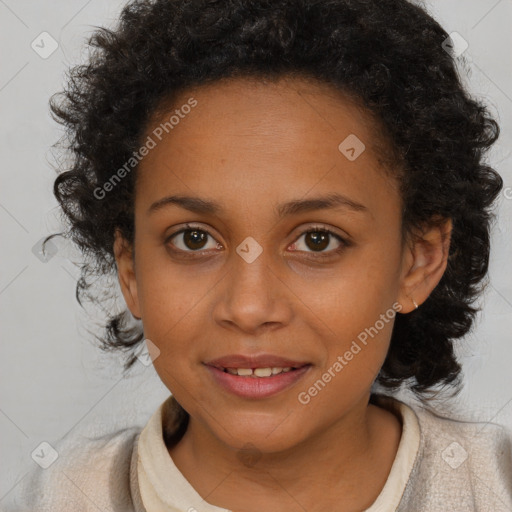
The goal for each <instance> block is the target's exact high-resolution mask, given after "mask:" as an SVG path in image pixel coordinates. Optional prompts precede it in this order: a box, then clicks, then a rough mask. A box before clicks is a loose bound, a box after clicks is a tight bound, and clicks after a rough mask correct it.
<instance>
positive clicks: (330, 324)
mask: <svg viewBox="0 0 512 512" xmlns="http://www.w3.org/2000/svg"><path fill="white" fill-rule="evenodd" d="M190 97H193V98H195V99H196V100H197V102H198V104H197V106H196V107H194V108H193V109H192V110H191V112H190V113H189V114H187V115H186V116H185V117H184V118H183V119H181V120H180V123H179V124H178V125H176V126H175V127H174V129H173V130H172V131H170V132H169V134H167V135H166V136H165V137H164V138H162V141H160V142H159V143H158V145H157V146H156V147H155V148H154V149H152V150H151V151H150V152H149V154H148V155H147V156H146V157H145V158H144V159H143V160H142V161H141V163H140V165H139V168H138V171H137V172H138V175H137V183H136V200H135V233H136V234H135V241H134V249H135V254H134V253H133V247H131V246H130V245H129V244H128V243H127V241H126V240H124V239H123V238H122V236H121V235H120V234H119V233H117V235H116V241H115V245H114V250H115V254H116V260H117V265H118V271H119V279H120V283H121V288H122V291H123V294H124V297H125V300H126V303H127V305H128V307H129V309H130V311H131V312H132V314H133V315H134V316H136V317H138V318H141V319H142V322H143V325H144V333H145V336H146V338H148V339H150V340H151V341H152V342H153V343H154V344H155V345H156V346H157V347H158V348H159V350H160V351H161V352H160V355H159V356H158V357H157V358H156V359H155V360H154V366H155V369H156V371H157V372H158V374H159V376H160V378H161V379H162V381H163V383H164V384H165V385H166V386H167V387H168V389H169V390H170V391H171V392H172V394H173V395H174V396H175V397H176V399H177V401H178V402H179V403H180V404H181V405H182V407H183V408H184V409H185V410H186V411H187V412H188V413H189V414H190V423H189V426H188V429H187V431H186V433H185V435H184V437H183V438H182V439H181V441H180V442H179V443H178V444H177V445H175V446H173V447H169V454H170V455H171V457H172V458H173V460H174V462H175V464H176V466H177V467H178V469H179V470H180V471H181V472H182V473H183V475H184V476H185V477H186V478H187V480H188V481H189V482H190V483H191V484H192V486H193V487H194V488H195V489H196V490H197V491H198V492H199V494H200V495H201V496H202V497H203V498H204V499H205V500H206V501H208V502H209V503H211V504H213V505H216V506H219V507H224V508H227V509H229V510H233V511H238V512H240V511H244V512H255V511H260V510H273V511H277V512H279V511H287V512H290V511H303V510H308V511H309V512H315V511H321V510H322V511H323V510H340V511H341V510H343V511H355V510H362V509H364V508H366V507H369V506H370V505H371V504H372V503H373V502H374V500H375V499H376V498H377V496H378V495H379V493H380V491H381V490H382V488H383V486H384V483H385V481H386V479H387V477H388V475H389V471H390V469H391V465H392V463H393V460H394V458H395V455H396V451H397V448H398V444H399V440H400V436H401V424H400V421H399V420H398V418H397V417H396V416H395V415H394V414H393V413H391V412H390V411H387V410H386V409H383V408H381V407H377V406H374V405H369V404H368V400H369V397H370V390H371V386H372V383H373V382H374V380H375V379H376V377H377V375H378V373H379V370H380V368H381V366H382V364H383V362H384V360H385V357H386V353H387V350H388V347H389V342H390V338H391V332H392V326H393V321H390V322H389V323H387V324H385V326H384V328H383V329H381V330H380V331H379V333H378V335H376V336H375V337H374V338H372V339H371V340H370V341H369V343H368V344H367V346H365V347H364V348H363V350H362V351H361V352H360V353H359V354H357V355H356V356H354V358H353V359H352V360H351V361H350V362H349V363H348V364H347V365H346V366H345V367H344V368H343V371H341V372H339V373H338V374H337V375H336V377H335V378H333V379H332V380H331V382H329V383H328V384H327V385H326V386H325V388H324V389H323V390H322V391H321V392H320V393H318V395H317V396H315V397H314V398H312V399H311V401H310V402H309V403H308V404H307V405H303V404H301V403H300V402H299V401H298V399H297V396H298V393H299V392H301V391H305V390H306V391H307V390H308V388H309V387H310V386H311V385H312V384H313V383H314V382H315V381H317V380H318V379H319V378H321V376H322V374H323V373H324V372H326V371H327V370H328V368H329V367H331V366H332V365H333V363H334V362H335V361H336V358H337V356H339V355H343V354H344V353H345V352H346V351H347V350H348V349H349V348H350V345H351V343H352V341H353V340H355V339H356V338H357V336H358V334H359V333H361V332H362V331H364V330H365V328H368V327H370V326H373V325H374V324H375V322H376V321H377V320H378V319H379V317H380V315H381V314H384V313H385V312H386V311H388V310H390V308H392V305H393V304H394V303H399V304H400V305H401V308H402V309H401V314H407V313H408V312H410V311H412V310H413V309H414V306H413V302H412V299H414V300H415V301H416V302H417V303H418V304H421V303H422V302H423V301H424V300H425V299H426V298H427V297H428V295H429V294H430V293H431V291H432V290H433V289H434V288H435V286H436V285H437V284H438V282H439V280H440V279H441V277H442V275H443V272H444V270H445V268H446V262H447V255H448V248H449V238H450V233H451V223H450V221H449V220H447V221H446V222H444V223H443V224H441V225H440V226H438V227H431V228H428V227H425V229H424V231H423V233H422V234H421V238H420V239H418V240H416V241H415V242H413V241H412V240H410V239H408V238H407V239H403V238H402V232H401V211H402V202H401V198H400V196H399V193H398V188H397V183H396V181H395V180H394V179H392V178H391V177H390V175H389V173H387V172H386V171H385V170H384V169H383V168H382V166H381V164H380V160H379V159H378V156H377V155H378V153H377V149H376V148H377V143H378V142H379V141H378V140H377V139H376V137H375V135H374V132H377V126H376V124H375V122H374V121H373V120H372V119H371V118H370V117H369V115H368V114H367V113H366V112H365V111H364V110H361V109H360V108H358V107H356V106H355V105H354V104H353V103H351V102H349V101H348V99H347V98H346V97H344V96H343V95H342V94H341V93H339V92H338V91H336V90H334V89H333V88H332V86H330V85H327V84H322V83H316V82H314V81H311V80H306V79H300V78H296V77H295V78H292V77H287V78H281V79H279V81H277V82H264V81H259V82H258V81H254V80H249V79H241V78H237V79H231V80H223V81H220V82H217V83H215V84H210V85H208V86H202V87H197V88H194V89H189V90H187V91H185V92H183V93H182V94H181V95H180V96H179V97H178V98H176V101H175V102H174V105H173V108H172V109H169V112H171V113H172V111H173V110H174V108H179V106H180V105H183V104H184V103H186V102H187V100H188V99H189V98H190ZM169 115H170V114H169V113H167V114H165V115H159V116H157V115H155V116H154V118H153V119H152V120H151V122H150V123H149V125H148V129H147V134H151V131H152V130H153V129H154V128H155V127H157V126H158V125H159V123H160V122H162V121H164V120H166V119H169ZM147 134H146V135H147ZM350 134H356V135H357V137H358V138H359V139H360V140H361V141H363V142H364V144H365V146H366V150H365V151H364V152H363V153H362V154H361V155H360V156H359V157H358V158H357V159H356V160H354V161H349V160H348V159H347V158H346V157H345V156H344V155H343V154H342V153H341V152H340V151H339V150H338V145H339V144H340V142H342V141H343V140H344V139H345V138H346V137H347V136H348V135H350ZM332 192H337V193H339V194H343V195H344V196H347V197H348V198H350V199H351V200H352V201H355V202H358V203H360V204H362V205H363V206H364V207H365V210H363V211H355V210H352V209H350V208H347V207H344V206H338V207H336V208H334V209H319V210H314V211H309V212H302V213H298V214H297V213H296V214H293V215H289V216H286V217H283V218H281V219H279V218H278V217H277V216H276V212H275V207H276V205H278V204H280V203H284V202H287V201H291V200H297V199H311V198H314V197H318V196H324V195H327V194H330V193H332ZM172 194H180V195H181V194H183V195H190V196H196V197H200V198H203V199H208V200H212V201H215V202H218V203H219V204H220V205H221V207H222V209H223V211H221V212H217V213H215V214H212V213H208V214H206V213H193V212H191V211H188V210H186V209H184V208H182V207H180V206H178V205H173V204H168V205H167V206H164V207H162V208H160V209H158V210H156V211H153V212H150V206H151V205H152V204H153V203H155V202H156V201H159V200H161V199H162V198H164V197H166V196H170V195H172ZM185 223H194V226H199V228H200V229H205V230H207V231H208V232H209V233H210V234H211V237H206V240H205V241H204V242H203V243H202V245H201V244H197V245H193V243H192V244H191V243H190V241H189V242H188V245H186V243H187V238H186V237H184V236H183V233H182V234H179V235H177V237H174V238H172V239H169V236H170V235H172V234H173V233H175V232H177V231H179V229H182V228H183V227H185V226H184V224H185ZM316 226H322V227H325V228H327V229H330V230H332V231H333V232H334V233H335V234H338V235H340V236H341V237H343V238H345V239H346V240H348V241H349V242H350V244H349V245H348V246H344V245H342V243H341V242H340V241H338V240H337V239H336V237H334V236H332V235H331V238H330V239H329V238H328V239H327V240H326V243H325V245H323V246H322V247H321V248H320V249H317V250H316V251H315V246H314V244H312V243H311V241H310V242H309V244H308V239H309V236H308V235H304V233H305V232H306V231H307V230H308V229H311V228H313V227H316ZM249 236H250V237H252V238H254V239H255V240H256V241H257V242H258V244H259V245H260V246H261V248H262V249H263V252H262V253H261V254H260V255H259V256H258V258H257V259H256V260H255V261H253V262H252V263H247V262H246V261H245V260H244V259H243V258H241V257H240V256H239V254H238V253H237V252H236V248H237V246H239V245H240V244H241V243H242V241H244V240H245V238H246V237H249ZM196 240H201V239H196ZM173 244H174V245H173ZM217 244H220V245H217ZM197 247H199V249H197ZM339 247H341V248H342V250H341V252H339V253H336V249H337V248H339ZM171 248H174V252H173V251H172V250H171ZM194 248H195V249H194ZM180 249H181V252H180ZM194 250H195V251H196V253H197V252H198V251H199V253H200V257H196V258H195V259H194V258H192V257H190V258H188V259H187V258H186V256H187V255H189V254H191V253H192V252H194ZM185 251H188V252H185ZM321 254H324V255H326V257H325V258H324V259H321V258H320V256H321ZM235 353H243V354H261V353H272V354H276V355H278V356H282V357H288V358H291V359H298V360H300V361H305V362H310V363H311V364H312V366H311V368H310V369H309V371H308V373H307V374H306V375H305V376H304V377H303V378H302V379H301V380H300V381H299V382H297V383H296V384H295V385H293V386H292V387H290V388H288V389H286V390H284V391H282V392H280V393H278V394H276V395H274V396H271V397H268V398H265V399H252V400H251V399H244V398H240V397H237V396H235V395H232V394H230V393H228V392H227V391H224V390H223V389H222V388H220V387H219V386H218V385H217V384H216V383H215V381H214V380H213V379H212V377H211V375H210V373H209V371H208V370H207V369H206V367H205V366H204V365H203V362H204V361H207V360H211V359H213V358H216V357H221V356H223V355H227V354H235ZM247 443H251V445H252V450H253V453H254V454H255V455H254V460H252V462H251V463H250V464H247V460H245V464H244V460H242V459H243V458H242V457H240V449H241V448H242V447H244V446H246V445H247ZM361 489H364V492H361Z"/></svg>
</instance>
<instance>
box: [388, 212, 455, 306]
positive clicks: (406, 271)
mask: <svg viewBox="0 0 512 512" xmlns="http://www.w3.org/2000/svg"><path fill="white" fill-rule="evenodd" d="M433 221H434V222H433V223H432V224H430V225H429V226H428V227H426V228H425V229H424V230H423V231H421V232H420V233H415V234H413V236H412V238H411V239H410V240H409V241H408V243H407V245H406V247H405V248H404V251H405V254H404V255H403V259H402V261H403V266H402V279H401V286H400V293H399V297H398V302H399V303H400V304H401V305H402V309H401V310H400V313H409V312H411V311H413V310H414V309H415V305H414V302H416V303H417V304H418V306H420V305H421V304H422V303H423V302H425V300H427V298H428V296H429V295H430V294H431V293H432V290H434V288H435V287H436V286H437V285H438V283H439V281H440V280H441V278H442V277H443V274H444V271H445V270H446V265H447V264H448V253H449V250H450V238H451V234H452V221H451V219H433Z"/></svg>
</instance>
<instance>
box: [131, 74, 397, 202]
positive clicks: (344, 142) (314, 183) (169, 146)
mask: <svg viewBox="0 0 512 512" xmlns="http://www.w3.org/2000/svg"><path fill="white" fill-rule="evenodd" d="M190 105H194V106H193V107H190ZM376 131H377V125H376V124H375V122H374V121H373V119H372V117H371V116H370V115H369V114H368V112H366V111H365V110H364V109H363V108H362V107H361V106H360V105H359V104H357V102H355V101H352V100H351V99H350V98H349V97H348V96H346V95H344V94H343V93H341V92H340V91H338V90H336V89H334V87H333V86H331V85H329V84H325V83H322V82H317V81H314V80H310V79H304V78H290V77H284V78H281V79H279V80H277V81H265V80H261V79H259V80H257V79H250V78H237V79H229V80H223V81H220V82H216V83H214V84H209V85H206V86H199V87H195V88H190V89H187V90H185V91H182V92H181V93H180V94H178V95H177V96H176V97H174V98H173V101H172V102H167V103H165V102H164V103H162V104H161V105H160V108H159V110H158V111H156V112H155V113H154V114H153V116H152V118H151V119H150V122H149V123H148V125H147V128H146V133H145V136H146V137H151V138H152V139H153V140H154V142H155V146H154V148H153V149H151V151H150V152H149V154H148V155H147V156H146V157H145V158H144V159H143V161H141V163H140V164H139V169H138V173H137V174H138V176H137V188H138V190H139V191H140V192H143V194H144V196H150V197H151V198H152V199H154V198H155V197H157V196H158V195H162V193H163V191H164V190H165V191H166V192H173V193H174V192H176V191H177V192H178V193H184V194H187V195H191V191H194V194H193V195H196V196H197V195H203V196H204V197H211V196H212V195H221V196H222V195H224V197H226V198H227V197H228V195H227V193H228V192H229V191H232V190H233V189H236V190H237V191H238V192H239V195H246V196H247V197H252V198H256V196H257V194H256V193H257V192H260V193H261V197H260V199H263V198H271V197H272V198H273V200H274V202H277V199H278V197H279V198H282V197H283V193H286V192H290V194H292V193H293V196H294V198H296V197H301V196H304V195H305V194H307V193H308V190H312V189H314V188H316V189H317V191H320V189H322V190H321V191H322V192H328V191H331V192H332V191H333V189H338V191H340V192H342V193H345V192H346V193H347V194H352V195H353V198H354V200H355V201H358V197H357V196H360V197H359V200H361V199H362V196H361V194H362V193H363V192H364V191H365V189H366V192H367V193H368V192H372V189H373V188H375V189H378V188H379V187H380V188H382V186H383V183H384V182H389V181H390V180H389V177H387V176H386V172H385V170H384V169H383V166H382V162H381V159H380V155H381V153H382V141H381V139H380V138H379V139H377V138H376V137H375V133H376ZM354 157H355V158H354ZM370 184H372V186H371V187H370ZM340 185H343V186H342V187H341V188H343V190H339V188H340ZM388 186H389V184H388ZM362 195H364V194H362ZM379 195H382V190H381V191H380V193H378V194H377V196H379ZM377 196H376V197H377ZM231 199H232V198H231ZM144 202H146V201H144ZM359 202H362V201H359Z"/></svg>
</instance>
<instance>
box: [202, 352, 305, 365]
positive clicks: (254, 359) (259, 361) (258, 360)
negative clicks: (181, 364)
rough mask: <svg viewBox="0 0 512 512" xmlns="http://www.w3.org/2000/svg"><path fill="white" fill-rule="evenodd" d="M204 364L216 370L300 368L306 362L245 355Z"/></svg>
mask: <svg viewBox="0 0 512 512" xmlns="http://www.w3.org/2000/svg"><path fill="white" fill-rule="evenodd" d="M204 364H206V365H208V366H215V367H216V368H272V367H274V368H287V367H293V368H300V367H302V366H306V365H307V364H309V363H307V362H304V361H297V360H293V359H286V358H284V357H279V356H275V355H272V354H260V355H257V356H256V355H252V356H251V355H247V356H244V355H243V354H230V355H227V356H223V357H219V358H217V359H212V360H211V361H207V362H205V363H204Z"/></svg>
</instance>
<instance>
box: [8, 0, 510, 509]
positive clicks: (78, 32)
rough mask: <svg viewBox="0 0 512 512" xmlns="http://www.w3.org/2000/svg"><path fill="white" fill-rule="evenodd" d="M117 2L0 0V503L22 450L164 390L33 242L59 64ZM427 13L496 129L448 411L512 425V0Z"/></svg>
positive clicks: (47, 179)
mask: <svg viewBox="0 0 512 512" xmlns="http://www.w3.org/2000/svg"><path fill="white" fill-rule="evenodd" d="M123 4H124V2H121V1H113V0H110V1H103V0H89V1H86V0H66V1H64V0H62V1H60V2H59V1H52V0H30V1H29V0H25V1H18V2H16V1H15V0H0V29H1V34H2V35H1V37H2V45H1V46H0V54H1V62H2V66H1V68H0V108H1V137H0V144H1V157H2V160H1V173H2V177H1V180H2V181H1V184H2V186H1V189H0V226H1V233H2V245H1V272H0V307H1V313H0V314H1V320H0V322H1V324H0V325H1V335H2V343H1V358H0V365H1V373H0V379H1V380H0V385H1V388H2V394H1V400H0V433H1V441H0V442H1V447H0V449H1V454H2V455H1V457H2V466H1V473H0V474H1V482H0V506H1V504H2V501H3V500H4V499H5V501H4V503H5V502H6V501H8V500H9V496H10V495H12V494H14V493H13V490H14V489H15V487H16V485H17V484H18V483H19V482H20V481H21V480H22V479H23V478H24V476H25V475H26V474H27V472H28V471H29V470H30V469H31V468H32V467H34V466H35V462H34V461H33V460H32V458H31V453H32V451H33V450H34V449H35V448H36V447H37V446H38V445H39V444H40V443H41V442H42V441H47V442H49V443H52V442H54V441H56V440H58V439H59V438H61V437H62V436H64V435H65V434H66V433H68V432H72V433H73V434H74V433H78V432H79V431H80V430H81V429H83V428H86V427H90V426H91V425H94V426H95V427H96V428H97V430H98V431H104V430H111V429H114V428H117V426H119V427H120V426H123V425H126V424H134V423H135V424H139V425H143V424H144V423H145V422H146V421H147V419H148V418H149V415H150V414H151V413H152V412H153V411H154V410H155V409H156V408H157V406H158V405H159V404H160V403H161V402H162V401H163V400H164V399H165V397H166V396H168V391H167V389H166V388H165V387H164V386H163V384H162V383H161V382H160V380H159V379H158V376H157V375H156V373H155V371H154V369H153V368H152V366H149V367H145V366H144V365H142V364H141V363H139V362H137V363H136V368H135V370H134V372H133V376H132V377H130V378H128V379H122V376H121V359H120V357H119V356H108V355H105V354H103V353H102V352H100V351H99V350H98V349H96V348H94V346H93V344H92V343H91V336H90V335H89V334H88V332H87V329H88V328H89V327H91V326H92V325H93V323H94V319H93V318H91V317H88V316H86V315H85V314H84V313H83V310H82V309H81V308H80V307H79V306H78V304H77V303H76V301H75V298H74V294H75V279H76V276H77V275H78V273H77V268H76V267H75V266H74V265H73V264H72V263H71V262H70V261H69V258H74V259H75V260H77V258H78V257H79V255H78V254H77V253H76V251H73V248H72V247H70V246H69V244H67V243H63V242H62V241H58V240H57V241H56V242H55V244H56V246H57V247H58V249H59V251H58V253H57V254H56V255H55V256H54V257H52V258H51V259H50V260H49V261H48V262H46V263H44V262H42V261H40V260H39V259H38V258H36V256H35V255H34V254H33V252H32V248H33V246H34V245H35V244H37V242H38V241H39V240H40V239H41V238H42V237H44V236H46V235H47V234H49V233H52V232H55V231H58V230H59V217H58V210H57V209H56V205H57V203H56V201H55V199H54V198H53V194H52V184H53V180H54V178H55V172H54V170H53V168H52V165H56V162H55V159H54V156H53V155H52V152H51V146H52V144H54V143H55V142H56V141H57V140H58V139H59V137H60V136H61V134H62V132H61V128H60V127H59V126H58V125H56V123H54V122H53V121H52V120H51V118H50V116H49V111H48V99H49V97H50V96H51V94H53V93H55V92H57V91H59V90H61V89H62V86H63V84H64V73H65V70H66V69H67V68H68V67H69V66H71V65H75V64H77V63H79V62H81V61H83V59H84V58H85V55H86V54H85V51H84V50H83V43H84V41H85V38H86V37H87V36H89V35H90V34H91V32H92V31H93V30H94V26H100V25H103V26H105V25H107V26H109V25H112V23H113V22H114V20H115V19H116V15H117V14H118V13H119V11H120V9H121V6H122V5H123ZM427 5H428V6H429V10H430V12H431V13H432V14H433V15H434V17H435V18H436V19H438V20H439V21H440V22H441V24H442V25H443V27H444V28H445V29H446V31H447V32H448V33H451V32H452V31H457V32H458V33H460V34H461V35H462V36H463V37H464V39H466V40H467V41H468V43H469V48H468V49H467V50H466V52H465V56H466V57H467V58H468V59H469V61H470V63H471V70H472V71H471V75H470V77H469V78H468V79H467V80H466V81H467V83H468V87H469V88H470V90H471V91H472V92H473V94H474V95H475V96H477V97H478V98H481V99H483V100H484V101H485V102H486V103H487V104H489V105H490V109H491V112H492V113H494V114H495V115H497V116H498V119H499V122H500V125H501V129H502V134H501V138H500V140H499V142H498V143H497V144H496V145H495V147H494V149H493V151H492V152H491V153H490V154H489V160H490V162H491V164H492V165H493V166H495V168H497V169H498V171H499V172H500V173H501V174H502V176H503V178H504V180H505V187H507V188H506V190H505V191H504V193H503V194H502V195H501V197H500V200H499V209H498V216H499V218H498V222H497V224H496V226H495V229H494V232H493V240H492V242H493V252H492V260H491V267H490V275H491V283H490V286H489V287H488V291H487V293H486V295H485V298H484V299H485V302H484V310H483V313H482V314H481V315H480V316H479V319H478V323H477V326H476V328H475V330H474V332H473V333H472V334H471V335H469V336H467V338H466V340H465V343H464V344H463V347H464V348H463V349H461V350H459V353H460V356H461V359H462V362H463V365H464V369H465V382H466V386H465V388H464V390H463V392H462V394H461V395H460V396H459V398H458V402H459V403H460V404H461V405H460V407H459V413H458V414H459V417H460V418H462V419H468V420H470V419H472V420H480V421H492V422H495V423H501V424H503V425H506V426H507V427H508V428H511V429H512V372H511V371H510V363H511V361H512V343H511V341H512V340H511V334H510V328H511V326H512V277H511V275H512V272H511V268H512V267H511V265H512V262H511V260H510V256H511V254H512V236H511V224H512V222H511V219H512V162H511V158H510V147H511V146H512V125H511V121H512V77H511V69H512V63H511V62H510V49H511V48H512V35H511V31H510V26H511V24H512V0H499V1H497V0H471V1H470V0H442V1H441V0H435V1H434V0H431V1H429V2H428V3H427ZM44 31H46V32H48V33H49V34H50V35H51V36H52V37H53V38H54V39H55V40H56V41H57V42H58V44H59V47H58V48H57V50H56V51H55V52H54V53H53V54H52V55H51V56H49V57H48V58H46V59H43V58H41V57H40V56H39V55H38V54H37V53H36V52H35V51H34V50H33V49H32V48H31V43H32V41H34V40H36V41H37V40H39V39H38V37H39V35H40V34H41V33H42V32H44Z"/></svg>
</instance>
